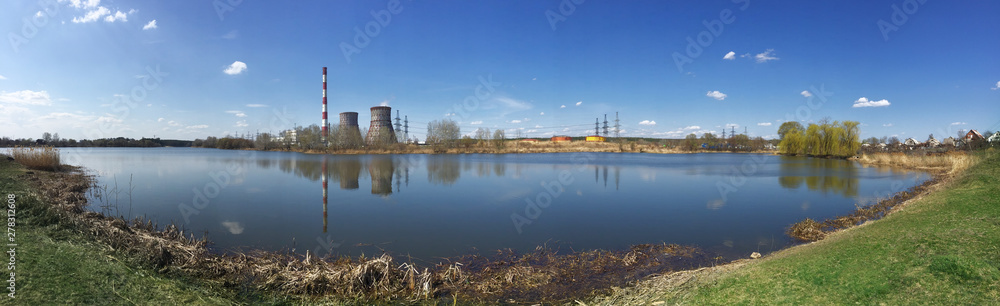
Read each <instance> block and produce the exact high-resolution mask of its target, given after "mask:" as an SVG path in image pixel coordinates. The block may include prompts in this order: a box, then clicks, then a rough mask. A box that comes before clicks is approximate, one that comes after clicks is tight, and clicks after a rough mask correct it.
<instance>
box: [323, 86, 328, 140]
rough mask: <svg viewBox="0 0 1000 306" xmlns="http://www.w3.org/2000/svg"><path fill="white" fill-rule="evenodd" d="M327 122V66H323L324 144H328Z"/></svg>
mask: <svg viewBox="0 0 1000 306" xmlns="http://www.w3.org/2000/svg"><path fill="white" fill-rule="evenodd" d="M327 126H328V124H327V123H326V67H323V137H322V138H323V139H322V141H323V145H324V146H325V145H326V135H327Z"/></svg>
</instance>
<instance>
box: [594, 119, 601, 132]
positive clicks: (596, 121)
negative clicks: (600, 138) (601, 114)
mask: <svg viewBox="0 0 1000 306" xmlns="http://www.w3.org/2000/svg"><path fill="white" fill-rule="evenodd" d="M600 130H601V118H594V135H601V131H600Z"/></svg>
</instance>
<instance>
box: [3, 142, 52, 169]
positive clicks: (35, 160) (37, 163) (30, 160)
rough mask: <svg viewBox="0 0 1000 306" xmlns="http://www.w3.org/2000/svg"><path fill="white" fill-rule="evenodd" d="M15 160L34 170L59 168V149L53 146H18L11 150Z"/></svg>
mask: <svg viewBox="0 0 1000 306" xmlns="http://www.w3.org/2000/svg"><path fill="white" fill-rule="evenodd" d="M10 153H11V154H10V155H11V156H12V157H14V161H16V162H18V163H20V164H22V165H24V166H25V167H28V169H34V170H47V171H58V170H59V168H60V167H59V165H60V163H59V149H56V148H53V147H16V148H13V149H11V150H10Z"/></svg>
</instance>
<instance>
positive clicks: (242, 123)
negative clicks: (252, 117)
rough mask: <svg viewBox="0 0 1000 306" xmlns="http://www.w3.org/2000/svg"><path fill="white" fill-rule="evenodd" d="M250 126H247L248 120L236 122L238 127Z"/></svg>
mask: <svg viewBox="0 0 1000 306" xmlns="http://www.w3.org/2000/svg"><path fill="white" fill-rule="evenodd" d="M248 126H250V125H249V124H247V121H246V120H240V121H236V127H248Z"/></svg>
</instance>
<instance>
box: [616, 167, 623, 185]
mask: <svg viewBox="0 0 1000 306" xmlns="http://www.w3.org/2000/svg"><path fill="white" fill-rule="evenodd" d="M621 170H622V168H621V167H615V190H618V174H619V173H618V172H620V171H621Z"/></svg>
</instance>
